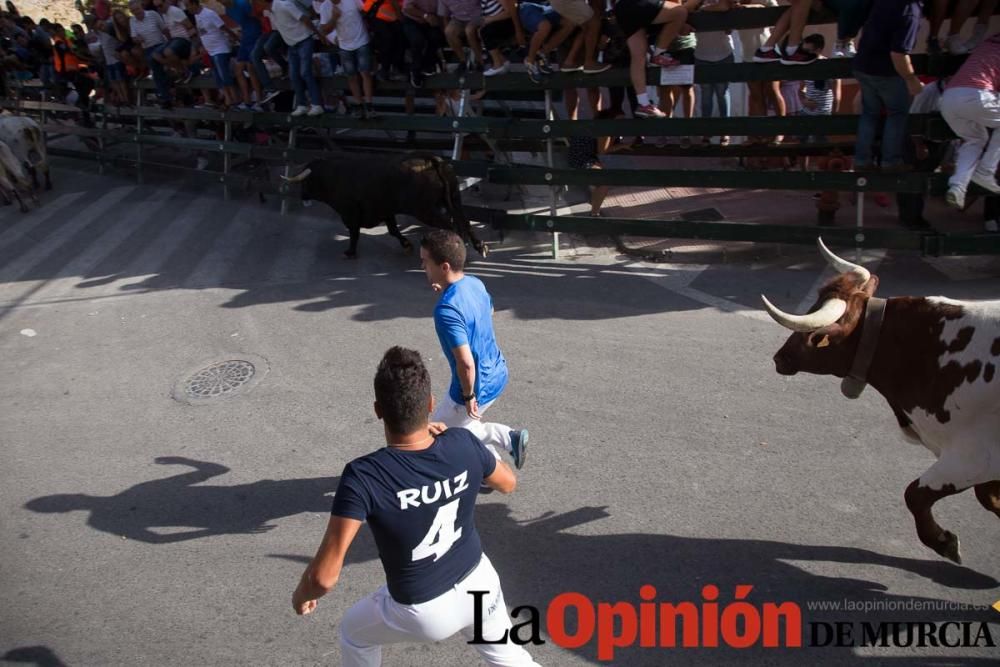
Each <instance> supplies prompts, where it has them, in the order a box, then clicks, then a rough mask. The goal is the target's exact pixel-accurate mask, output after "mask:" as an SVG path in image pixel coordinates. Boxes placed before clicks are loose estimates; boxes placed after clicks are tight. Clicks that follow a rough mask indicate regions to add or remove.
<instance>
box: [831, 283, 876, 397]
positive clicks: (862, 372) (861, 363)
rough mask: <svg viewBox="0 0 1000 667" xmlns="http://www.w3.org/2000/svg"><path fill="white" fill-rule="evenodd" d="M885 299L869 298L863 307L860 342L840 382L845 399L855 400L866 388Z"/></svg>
mask: <svg viewBox="0 0 1000 667" xmlns="http://www.w3.org/2000/svg"><path fill="white" fill-rule="evenodd" d="M886 303H888V300H887V299H879V298H876V297H874V296H873V297H869V298H868V304H867V305H866V306H865V324H864V327H863V328H862V330H861V342H860V343H858V349H857V351H856V352H855V353H854V363H853V364H852V365H851V371H850V373H848V374H847V376H846V377H845V378H844V379H843V380H841V382H840V391H841V393H842V394H844V396H846V397H847V398H857V397H858V396H860V395H861V392H863V391H864V390H865V387H866V386H868V370H869V369H870V368H871V365H872V359H874V358H875V348H876V347H877V346H878V336H879V333H880V332H881V331H882V321H883V320H884V319H885V306H886Z"/></svg>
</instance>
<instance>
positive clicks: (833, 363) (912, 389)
mask: <svg viewBox="0 0 1000 667" xmlns="http://www.w3.org/2000/svg"><path fill="white" fill-rule="evenodd" d="M819 249H820V252H821V253H822V254H823V256H824V257H825V258H826V259H827V261H828V262H829V263H830V264H831V265H832V266H833V267H834V268H835V269H837V270H838V271H839V275H838V276H837V277H836V278H834V279H833V280H831V281H830V282H828V283H827V284H826V285H825V286H824V287H823V288H822V289H821V290H820V292H819V298H818V299H817V301H816V304H815V305H814V306H813V308H812V309H811V310H810V312H809V313H808V314H806V315H790V314H788V313H784V312H782V311H781V310H779V309H778V308H776V307H775V306H774V305H772V304H771V302H770V301H768V300H767V298H766V297H762V298H763V299H764V306H765V307H766V309H767V312H768V313H769V314H770V315H771V317H772V318H774V320H775V321H777V322H778V323H779V324H781V325H782V326H785V327H787V328H788V329H791V330H792V331H794V332H795V333H793V334H792V335H791V336H790V337H789V338H788V340H787V341H786V342H785V344H784V345H783V346H782V347H781V349H780V350H778V353H777V354H775V355H774V363H775V368H776V370H777V371H778V373H780V374H782V375H794V374H795V373H798V372H805V373H816V374H819V375H835V376H837V377H840V378H843V382H842V385H841V389H842V391H843V393H844V394H845V395H846V396H848V397H849V398H856V397H857V396H858V395H859V394H860V393H861V390H862V389H863V388H864V386H865V385H866V384H870V385H871V386H872V387H874V388H875V389H876V390H877V391H878V392H879V393H880V394H882V396H884V397H885V399H886V401H888V403H889V406H890V407H891V408H892V411H893V412H894V413H895V415H896V419H897V420H898V421H899V426H900V428H902V431H903V436H904V437H905V438H906V439H907V440H909V441H911V442H914V443H917V444H922V445H924V446H925V447H926V448H927V449H929V450H931V451H932V452H933V453H934V455H935V456H937V461H936V462H935V463H934V465H932V466H931V467H930V468H928V469H927V471H926V472H924V474H923V475H921V476H920V477H919V478H917V479H915V480H914V481H913V482H911V483H910V485H909V486H908V487H907V488H906V492H905V499H906V506H907V508H909V510H910V512H911V513H912V514H913V518H914V520H915V522H916V527H917V535H918V536H919V537H920V541H921V542H923V543H924V544H925V545H927V546H928V547H930V548H931V549H933V550H934V551H936V552H937V553H938V554H940V555H942V556H944V557H946V558H949V559H951V560H953V561H955V562H956V563H961V562H962V558H961V554H960V550H959V541H958V536H956V535H955V534H953V533H951V532H950V531H947V530H944V529H943V528H941V526H939V525H938V523H937V522H936V521H935V520H934V516H933V514H932V512H931V508H932V506H933V505H934V503H935V502H937V501H938V500H940V499H941V498H945V497H947V496H950V495H953V494H956V493H960V492H962V491H964V490H965V489H968V488H970V487H971V488H974V489H975V493H976V498H978V499H979V502H980V503H981V504H982V505H983V507H985V508H986V509H987V510H989V511H990V512H993V513H994V514H995V515H996V516H998V517H1000V372H998V370H1000V301H955V300H952V299H947V298H944V297H892V298H889V299H879V298H876V297H875V296H874V294H875V289H876V288H877V287H878V277H876V276H873V275H871V274H870V273H869V272H868V270H867V269H865V268H864V267H861V266H858V265H856V264H853V263H851V262H847V261H845V260H843V259H841V258H839V257H837V256H836V255H834V254H833V253H832V252H830V251H829V250H828V249H827V248H826V246H825V245H823V241H822V240H821V239H820V240H819Z"/></svg>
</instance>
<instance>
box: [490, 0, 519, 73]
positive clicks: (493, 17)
mask: <svg viewBox="0 0 1000 667" xmlns="http://www.w3.org/2000/svg"><path fill="white" fill-rule="evenodd" d="M480 6H481V7H482V12H483V23H482V25H481V26H480V27H479V37H480V38H481V39H482V41H483V46H485V47H486V51H487V53H489V56H490V60H491V61H492V62H491V65H490V66H489V67H484V68H483V76H497V75H499V74H506V73H507V72H508V71H509V70H510V63H508V62H507V58H505V57H504V55H503V52H502V51H501V50H500V48H501V47H502V46H503V45H504V44H506V43H508V42H509V41H510V40H511V39H513V40H515V41H516V42H517V45H518V46H522V47H523V46H526V45H527V40H526V39H525V36H524V28H522V27H521V18H520V16H519V15H518V12H517V8H516V7H515V5H514V0H480Z"/></svg>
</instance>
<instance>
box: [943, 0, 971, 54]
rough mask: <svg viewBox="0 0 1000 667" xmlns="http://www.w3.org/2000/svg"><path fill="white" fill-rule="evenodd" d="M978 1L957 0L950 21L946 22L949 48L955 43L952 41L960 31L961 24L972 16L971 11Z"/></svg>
mask: <svg viewBox="0 0 1000 667" xmlns="http://www.w3.org/2000/svg"><path fill="white" fill-rule="evenodd" d="M978 3H979V0H958V5H957V6H956V7H955V13H954V14H952V15H951V23H949V24H948V40H949V44H948V46H949V48H950V47H951V46H952V45H953V44H955V43H956V42H954V41H953V38H957V37H958V35H959V33H960V32H962V26H964V25H965V22H966V21H968V20H969V17H970V16H972V12H973V11H975V9H976V5H977V4H978Z"/></svg>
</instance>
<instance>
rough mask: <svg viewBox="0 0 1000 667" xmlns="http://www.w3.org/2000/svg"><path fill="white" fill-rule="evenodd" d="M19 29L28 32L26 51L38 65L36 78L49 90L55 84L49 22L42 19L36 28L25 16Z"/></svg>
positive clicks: (53, 55) (53, 56)
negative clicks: (21, 28)
mask: <svg viewBox="0 0 1000 667" xmlns="http://www.w3.org/2000/svg"><path fill="white" fill-rule="evenodd" d="M21 20H22V21H23V23H22V24H21V27H23V28H24V29H25V31H27V32H28V51H30V52H31V55H32V57H33V58H34V60H35V62H36V63H37V65H38V78H39V79H41V81H42V86H44V87H46V88H51V87H52V86H53V85H55V82H56V68H55V54H54V53H53V51H52V36H51V35H50V34H49V32H48V30H47V28H48V26H49V22H48V20H47V19H42V20H41V21H39V22H38V25H37V26H36V25H35V24H34V22H33V21H32V20H31V19H30V18H28V17H27V16H25V17H22V19H21Z"/></svg>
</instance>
